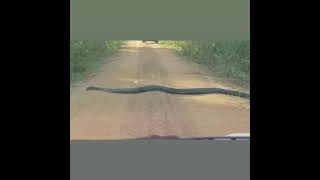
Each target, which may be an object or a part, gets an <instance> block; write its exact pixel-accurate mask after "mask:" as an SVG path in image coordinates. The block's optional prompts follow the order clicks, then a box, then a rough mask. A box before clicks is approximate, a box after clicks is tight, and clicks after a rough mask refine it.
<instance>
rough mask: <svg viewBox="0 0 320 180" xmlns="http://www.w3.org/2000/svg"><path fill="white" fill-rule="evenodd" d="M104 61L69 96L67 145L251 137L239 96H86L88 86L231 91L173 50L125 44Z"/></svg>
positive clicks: (247, 113) (245, 107)
mask: <svg viewBox="0 0 320 180" xmlns="http://www.w3.org/2000/svg"><path fill="white" fill-rule="evenodd" d="M106 62H107V63H106V64H105V65H103V66H102V67H101V68H100V71H99V72H97V73H96V75H95V76H93V77H92V78H91V79H90V80H88V81H87V82H86V83H85V84H82V85H80V86H78V87H76V88H73V89H72V91H71V95H70V96H71V97H70V116H71V117H70V131H71V134H70V136H71V140H73V139H124V138H139V137H146V136H150V135H160V136H171V135H174V136H179V137H203V136H224V135H227V134H231V133H249V132H250V102H249V101H248V100H246V99H242V98H238V97H231V96H226V95H215V94H211V95H194V96H182V95H172V94H165V93H162V92H147V93H142V94H134V95H127V94H108V93H103V92H96V91H85V88H86V87H87V86H100V87H110V88H118V87H119V88H121V87H136V86H143V85H151V84H156V85H164V86H170V87H176V88H197V87H223V88H230V87H228V86H227V85H226V84H224V83H221V82H220V81H219V80H217V79H215V78H214V77H211V76H209V75H207V74H208V73H207V72H206V71H205V70H204V69H203V68H201V67H199V66H198V65H196V64H194V63H192V62H190V61H188V60H185V59H183V58H182V57H179V56H177V55H176V54H175V53H174V52H173V51H172V50H169V49H165V48H161V47H160V45H158V44H152V43H142V42H141V41H129V42H128V44H127V45H126V46H125V47H124V48H123V49H122V50H121V51H120V52H119V53H118V54H116V55H114V56H112V57H110V58H108V59H106Z"/></svg>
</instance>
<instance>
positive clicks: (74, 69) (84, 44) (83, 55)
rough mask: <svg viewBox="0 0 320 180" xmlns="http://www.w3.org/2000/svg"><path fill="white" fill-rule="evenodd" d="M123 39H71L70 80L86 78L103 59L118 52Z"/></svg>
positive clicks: (75, 80) (72, 81)
mask: <svg viewBox="0 0 320 180" xmlns="http://www.w3.org/2000/svg"><path fill="white" fill-rule="evenodd" d="M122 44H123V41H90V40H84V41H80V40H72V41H70V82H71V84H72V83H74V82H77V81H79V80H83V79H85V78H86V77H87V76H88V74H89V73H90V72H92V71H93V70H94V69H96V68H97V67H98V66H99V65H100V64H101V62H103V59H104V58H105V57H107V56H110V55H112V54H113V53H115V52H117V50H118V49H119V48H120V47H121V45H122Z"/></svg>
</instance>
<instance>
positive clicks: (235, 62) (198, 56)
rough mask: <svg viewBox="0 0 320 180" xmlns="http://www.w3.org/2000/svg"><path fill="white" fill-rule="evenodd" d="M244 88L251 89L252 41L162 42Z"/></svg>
mask: <svg viewBox="0 0 320 180" xmlns="http://www.w3.org/2000/svg"><path fill="white" fill-rule="evenodd" d="M160 43H161V44H163V45H165V46H169V47H173V48H175V49H177V50H178V52H180V53H181V54H182V55H185V56H189V57H191V59H192V60H193V61H194V62H196V63H199V64H204V65H206V66H207V67H208V68H209V69H210V70H212V71H213V72H215V74H217V75H220V76H221V77H224V78H226V79H229V80H230V81H233V82H235V83H237V84H239V85H242V86H244V87H250V41H217V42H215V41H161V42H160Z"/></svg>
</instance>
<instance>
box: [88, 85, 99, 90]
mask: <svg viewBox="0 0 320 180" xmlns="http://www.w3.org/2000/svg"><path fill="white" fill-rule="evenodd" d="M97 89H98V88H97V87H93V86H89V87H87V88H86V91H89V90H97Z"/></svg>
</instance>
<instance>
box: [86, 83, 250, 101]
mask: <svg viewBox="0 0 320 180" xmlns="http://www.w3.org/2000/svg"><path fill="white" fill-rule="evenodd" d="M86 90H87V91H90V90H94V91H102V92H108V93H116V94H138V93H144V92H149V91H160V92H165V93H169V94H179V95H200V94H225V95H231V96H237V97H242V98H248V99H249V98H250V94H248V93H245V92H240V91H235V90H228V89H222V88H189V89H178V88H171V87H165V86H158V85H149V86H142V87H137V88H101V87H95V86H89V87H87V88H86Z"/></svg>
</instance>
